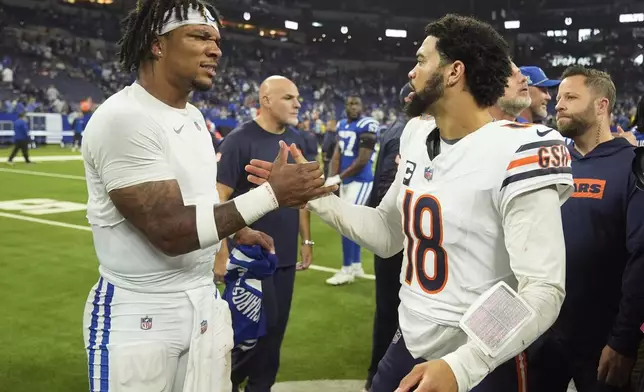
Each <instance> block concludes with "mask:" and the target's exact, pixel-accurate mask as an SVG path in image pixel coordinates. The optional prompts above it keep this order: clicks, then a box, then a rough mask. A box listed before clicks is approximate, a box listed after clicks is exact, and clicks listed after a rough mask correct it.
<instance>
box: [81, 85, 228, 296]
mask: <svg viewBox="0 0 644 392" xmlns="http://www.w3.org/2000/svg"><path fill="white" fill-rule="evenodd" d="M82 152H83V158H84V161H85V173H86V179H87V190H88V194H89V199H88V203H87V218H88V221H89V223H90V225H91V226H92V231H93V233H94V247H95V248H96V255H97V257H98V260H99V263H100V266H99V272H100V273H101V276H103V277H104V278H105V279H107V280H108V281H110V282H111V283H113V284H114V285H116V286H118V287H121V288H125V289H128V290H133V291H139V292H178V291H185V290H190V289H193V288H195V287H200V286H206V285H209V284H212V268H213V262H214V256H215V253H216V252H217V250H218V248H219V244H217V245H214V246H211V247H209V248H205V249H198V250H196V251H193V252H190V253H186V254H183V255H179V256H176V257H171V256H167V255H165V254H163V253H162V252H161V251H160V250H159V249H157V248H156V247H155V246H154V245H152V243H151V242H150V241H149V240H148V239H147V238H146V237H145V236H144V235H143V233H141V232H140V231H139V230H138V229H137V228H135V227H134V226H133V225H132V224H131V223H130V222H129V221H127V220H126V219H125V218H124V217H123V216H122V215H121V213H120V212H119V211H118V210H117V208H116V206H115V205H114V203H113V202H112V200H111V198H110V196H109V192H111V191H112V190H115V189H121V188H126V187H129V186H133V185H138V184H141V183H144V182H150V181H164V180H173V179H174V180H176V181H177V182H178V184H179V187H180V190H181V196H182V198H183V202H184V204H185V205H197V204H199V203H212V204H217V203H219V195H218V193H217V187H216V181H217V159H216V155H215V150H214V147H213V145H212V139H211V137H210V134H209V132H208V129H207V127H206V123H205V120H204V117H203V115H202V114H201V112H200V111H199V109H197V108H196V107H194V106H193V105H191V104H187V105H186V108H185V109H176V108H173V107H170V106H168V105H166V104H164V103H163V102H161V101H159V100H158V99H156V98H155V97H154V96H152V95H150V94H149V93H148V92H147V91H146V90H145V89H144V88H143V87H141V86H140V85H139V84H138V83H136V82H135V83H133V84H132V85H130V86H127V87H125V88H124V89H123V90H121V91H119V92H117V93H116V94H114V95H112V96H111V97H110V98H109V99H107V100H106V101H105V103H103V104H102V105H101V107H99V108H98V109H97V110H96V112H95V113H94V114H93V115H92V118H91V119H90V121H89V123H88V124H87V128H86V129H85V134H84V136H83V145H82Z"/></svg>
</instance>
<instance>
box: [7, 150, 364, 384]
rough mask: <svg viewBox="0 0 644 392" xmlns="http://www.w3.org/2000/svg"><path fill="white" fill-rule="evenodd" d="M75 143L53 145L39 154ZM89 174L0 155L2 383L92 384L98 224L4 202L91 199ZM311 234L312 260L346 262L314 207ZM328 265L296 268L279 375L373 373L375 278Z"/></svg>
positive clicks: (68, 165) (76, 164)
mask: <svg viewBox="0 0 644 392" xmlns="http://www.w3.org/2000/svg"><path fill="white" fill-rule="evenodd" d="M68 151H69V150H61V149H60V148H58V147H51V146H50V147H48V148H42V149H37V150H34V151H32V155H33V156H41V155H65V154H67V153H68ZM4 152H6V154H5V153H4ZM8 154H9V151H7V150H0V155H2V156H7V155H8ZM74 155H78V154H74ZM16 162H18V160H16ZM82 176H83V166H82V162H81V161H54V162H39V163H37V164H35V165H26V164H24V163H16V164H15V165H14V166H11V167H10V166H8V165H6V164H4V163H0V271H2V273H1V274H0V298H2V302H3V305H2V310H3V317H2V319H0V347H2V354H1V355H0V392H41V391H42V392H44V391H47V392H76V391H78V392H81V391H86V390H87V373H86V368H85V363H86V359H85V351H84V348H83V339H82V312H83V306H84V302H85V299H86V297H87V294H88V291H89V289H90V288H91V287H92V285H93V284H94V283H95V282H96V280H97V278H98V273H97V260H96V256H95V254H94V249H93V246H92V237H91V233H90V232H89V231H87V230H83V229H82V228H83V227H86V226H87V221H86V219H85V211H83V210H77V211H71V212H55V213H51V212H52V211H47V210H46V209H45V210H43V209H42V208H41V209H40V210H33V209H31V210H30V208H28V206H27V207H25V206H23V207H21V206H20V205H16V203H13V205H11V204H8V203H6V201H11V200H24V199H52V200H55V201H58V202H61V201H65V202H73V203H81V204H84V203H85V202H86V200H87V191H86V187H85V182H84V180H83V178H82ZM3 202H5V203H3ZM68 207H70V208H71V209H73V208H74V207H77V206H75V205H73V204H72V205H70V206H68ZM26 211H29V212H31V213H29V212H26ZM34 213H37V214H34ZM25 219H26V220H25ZM56 222H62V223H65V224H67V225H63V226H55V225H53V224H55V223H56ZM312 234H313V239H314V240H315V242H316V246H315V253H314V264H315V265H317V266H324V267H331V268H339V266H340V265H341V260H342V258H341V249H340V236H339V235H338V234H337V233H335V232H334V231H332V230H331V229H329V228H328V227H327V226H325V225H324V223H322V222H320V221H319V220H318V219H317V218H315V217H314V218H313V220H312ZM363 261H365V262H364V266H365V270H366V272H367V273H370V274H371V273H373V262H372V256H371V255H370V254H368V253H367V252H364V253H363ZM330 275H331V273H330V272H325V271H320V270H308V271H303V272H298V274H297V281H296V289H295V295H294V300H293V307H292V310H291V318H290V322H289V327H288V330H287V333H286V339H285V341H284V345H283V350H282V365H281V370H280V373H279V375H278V380H279V381H293V380H316V379H363V378H364V377H365V376H366V369H367V367H368V364H369V356H370V350H371V327H372V322H373V308H374V289H373V285H374V282H373V280H367V279H359V280H357V281H356V283H354V284H352V285H348V286H343V287H330V286H327V285H326V284H325V283H324V281H325V280H326V279H327V278H328V277H330Z"/></svg>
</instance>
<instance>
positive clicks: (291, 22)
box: [284, 20, 299, 30]
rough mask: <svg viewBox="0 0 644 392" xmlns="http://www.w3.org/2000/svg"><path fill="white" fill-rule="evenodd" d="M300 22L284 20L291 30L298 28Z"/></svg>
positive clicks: (285, 25)
mask: <svg viewBox="0 0 644 392" xmlns="http://www.w3.org/2000/svg"><path fill="white" fill-rule="evenodd" d="M298 26H299V24H298V23H297V22H293V21H292V20H285V21H284V27H286V28H287V29H289V30H297V28H298Z"/></svg>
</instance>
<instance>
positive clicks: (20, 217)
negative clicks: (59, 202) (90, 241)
mask: <svg viewBox="0 0 644 392" xmlns="http://www.w3.org/2000/svg"><path fill="white" fill-rule="evenodd" d="M0 217H5V218H10V219H17V220H23V221H27V222H34V223H41V224H43V225H49V226H60V227H66V228H68V229H76V230H84V231H92V228H91V227H89V226H81V225H73V224H71V223H64V222H57V221H53V220H48V219H40V218H32V217H30V216H24V215H17V214H9V213H6V212H0Z"/></svg>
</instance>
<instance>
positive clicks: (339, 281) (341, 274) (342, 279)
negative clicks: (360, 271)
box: [326, 268, 355, 286]
mask: <svg viewBox="0 0 644 392" xmlns="http://www.w3.org/2000/svg"><path fill="white" fill-rule="evenodd" d="M354 280H355V277H354V276H353V271H352V270H351V269H349V270H348V271H347V270H345V269H344V268H342V269H341V270H340V271H338V272H336V273H335V275H333V276H332V277H330V278H329V279H327V280H326V283H327V284H330V285H331V286H340V285H343V284H347V283H353V281H354Z"/></svg>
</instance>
